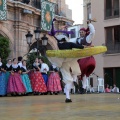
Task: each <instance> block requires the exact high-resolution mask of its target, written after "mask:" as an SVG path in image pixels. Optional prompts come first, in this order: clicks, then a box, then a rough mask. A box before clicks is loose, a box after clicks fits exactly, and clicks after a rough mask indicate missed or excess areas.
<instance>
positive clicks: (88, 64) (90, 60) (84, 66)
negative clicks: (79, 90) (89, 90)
mask: <svg viewBox="0 0 120 120" xmlns="http://www.w3.org/2000/svg"><path fill="white" fill-rule="evenodd" d="M78 63H79V66H80V69H81V79H83V76H84V75H86V76H87V77H89V75H90V74H91V73H92V72H93V70H94V69H95V65H96V62H95V59H94V57H93V56H91V57H87V58H83V59H79V60H78Z"/></svg>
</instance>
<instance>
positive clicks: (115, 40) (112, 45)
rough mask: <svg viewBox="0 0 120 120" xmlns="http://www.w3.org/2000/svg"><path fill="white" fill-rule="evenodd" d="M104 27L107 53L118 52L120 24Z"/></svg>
mask: <svg viewBox="0 0 120 120" xmlns="http://www.w3.org/2000/svg"><path fill="white" fill-rule="evenodd" d="M105 29H106V46H107V48H108V51H107V53H120V25H119V26H113V27H108V28H105Z"/></svg>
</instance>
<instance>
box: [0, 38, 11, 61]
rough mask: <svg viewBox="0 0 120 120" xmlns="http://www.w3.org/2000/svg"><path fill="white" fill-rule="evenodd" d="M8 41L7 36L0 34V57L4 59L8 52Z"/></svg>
mask: <svg viewBox="0 0 120 120" xmlns="http://www.w3.org/2000/svg"><path fill="white" fill-rule="evenodd" d="M9 46H10V42H9V39H8V38H5V37H2V36H0V57H1V58H2V60H3V61H5V60H6V59H7V58H8V56H9V54H10V52H11V51H10V47H9Z"/></svg>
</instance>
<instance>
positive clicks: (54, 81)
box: [47, 65, 62, 94]
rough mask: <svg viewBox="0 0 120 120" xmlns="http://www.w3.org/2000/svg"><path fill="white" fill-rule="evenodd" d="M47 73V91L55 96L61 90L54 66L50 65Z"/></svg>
mask: <svg viewBox="0 0 120 120" xmlns="http://www.w3.org/2000/svg"><path fill="white" fill-rule="evenodd" d="M49 72H50V75H49V77H48V83H47V90H48V91H49V92H51V93H53V92H54V93H55V94H57V92H59V91H61V90H62V88H61V83H60V76H59V73H58V71H57V67H56V66H55V65H52V66H51V67H50V71H49Z"/></svg>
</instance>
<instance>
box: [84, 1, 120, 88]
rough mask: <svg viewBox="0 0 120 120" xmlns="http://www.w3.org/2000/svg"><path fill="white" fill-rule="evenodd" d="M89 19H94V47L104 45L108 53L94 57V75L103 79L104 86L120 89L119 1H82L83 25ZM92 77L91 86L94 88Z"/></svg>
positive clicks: (94, 83)
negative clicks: (114, 85)
mask: <svg viewBox="0 0 120 120" xmlns="http://www.w3.org/2000/svg"><path fill="white" fill-rule="evenodd" d="M89 18H96V19H97V22H95V23H93V24H94V26H95V29H96V35H95V38H94V40H93V44H94V45H95V46H99V45H105V46H107V49H108V51H107V52H106V53H104V54H99V55H96V56H95V59H96V68H95V71H94V72H95V74H96V75H97V76H99V77H102V78H104V82H105V84H109V86H113V84H116V85H117V86H118V87H119V88H120V60H119V59H120V0H84V25H85V26H86V20H87V19H89ZM95 79H97V78H96V77H95V76H94V80H93V81H94V82H93V85H94V86H96V85H97V83H96V80H95Z"/></svg>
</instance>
